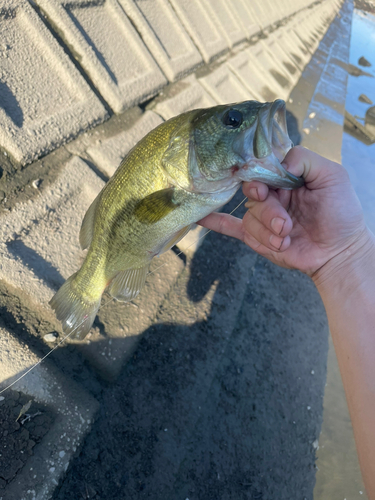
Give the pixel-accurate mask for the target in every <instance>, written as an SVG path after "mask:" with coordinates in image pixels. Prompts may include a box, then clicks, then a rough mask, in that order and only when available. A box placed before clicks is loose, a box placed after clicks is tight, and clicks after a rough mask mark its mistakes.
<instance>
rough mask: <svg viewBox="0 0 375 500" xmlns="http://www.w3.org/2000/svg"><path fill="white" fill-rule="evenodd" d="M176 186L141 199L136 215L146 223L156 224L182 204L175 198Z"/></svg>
mask: <svg viewBox="0 0 375 500" xmlns="http://www.w3.org/2000/svg"><path fill="white" fill-rule="evenodd" d="M174 194H175V188H173V187H172V188H166V189H161V190H160V191H156V192H155V193H152V194H150V195H149V196H146V198H144V199H143V200H141V201H140V202H139V203H138V204H137V206H136V207H135V209H134V216H135V217H136V218H137V219H138V220H139V221H140V222H143V223H144V224H154V223H155V222H158V221H159V220H161V219H162V218H163V217H166V216H167V215H168V214H169V213H170V212H172V211H173V210H175V209H176V208H178V207H179V206H180V204H179V203H178V202H177V203H176V202H175V201H174V200H173V197H174Z"/></svg>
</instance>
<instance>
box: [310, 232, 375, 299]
mask: <svg viewBox="0 0 375 500" xmlns="http://www.w3.org/2000/svg"><path fill="white" fill-rule="evenodd" d="M312 279H313V281H314V283H315V285H316V287H317V289H318V291H319V293H320V295H321V296H322V297H324V296H325V295H326V294H329V295H332V294H335V293H338V292H339V293H342V292H345V294H347V296H348V297H349V296H350V295H351V294H352V293H358V292H360V291H361V290H363V289H364V288H365V289H367V288H368V285H369V286H370V290H371V289H372V290H374V294H375V237H374V235H373V234H372V233H371V232H370V231H369V230H368V229H367V228H366V230H365V231H364V232H363V233H362V234H361V236H360V238H358V239H357V240H356V241H355V242H354V243H352V244H351V245H350V246H349V247H348V248H346V249H345V250H343V251H342V252H340V253H339V254H338V255H336V256H335V257H333V258H332V259H330V260H329V261H328V262H327V263H326V264H324V266H322V267H321V268H320V269H319V270H318V271H316V272H315V273H314V275H313V276H312ZM372 299H373V300H374V301H375V295H374V296H373V297H372Z"/></svg>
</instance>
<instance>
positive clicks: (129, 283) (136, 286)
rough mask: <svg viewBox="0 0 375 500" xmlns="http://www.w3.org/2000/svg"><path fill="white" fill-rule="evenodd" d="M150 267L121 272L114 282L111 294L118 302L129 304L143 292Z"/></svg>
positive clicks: (110, 288) (110, 290)
mask: <svg viewBox="0 0 375 500" xmlns="http://www.w3.org/2000/svg"><path fill="white" fill-rule="evenodd" d="M147 271H148V265H147V266H145V267H141V268H140V269H127V270H126V271H120V272H119V273H118V274H117V275H116V276H115V277H114V278H113V280H112V282H111V284H110V287H109V293H110V294H111V295H112V297H114V298H115V299H117V300H120V301H122V302H129V300H132V299H134V298H135V297H136V296H137V295H138V294H139V292H140V291H141V290H142V288H143V286H144V284H145V281H146V276H147Z"/></svg>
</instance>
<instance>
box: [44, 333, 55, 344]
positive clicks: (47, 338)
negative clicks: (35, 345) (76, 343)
mask: <svg viewBox="0 0 375 500" xmlns="http://www.w3.org/2000/svg"><path fill="white" fill-rule="evenodd" d="M43 339H44V340H45V341H46V342H56V340H57V337H56V335H54V334H53V333H47V335H44V337H43Z"/></svg>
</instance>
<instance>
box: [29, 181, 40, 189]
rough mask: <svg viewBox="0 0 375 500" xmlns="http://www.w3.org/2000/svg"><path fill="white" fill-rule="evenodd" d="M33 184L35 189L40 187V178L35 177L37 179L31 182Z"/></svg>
mask: <svg viewBox="0 0 375 500" xmlns="http://www.w3.org/2000/svg"><path fill="white" fill-rule="evenodd" d="M31 185H32V187H33V188H34V189H38V187H39V185H40V179H35V181H33V182H32V183H31Z"/></svg>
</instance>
